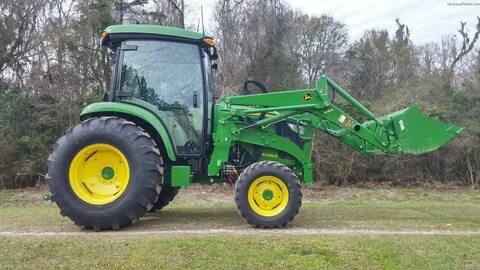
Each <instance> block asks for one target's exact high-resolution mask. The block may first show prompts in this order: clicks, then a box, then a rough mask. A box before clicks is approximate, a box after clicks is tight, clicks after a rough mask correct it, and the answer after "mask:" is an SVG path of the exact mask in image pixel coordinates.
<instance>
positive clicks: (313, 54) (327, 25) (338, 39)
mask: <svg viewBox="0 0 480 270" xmlns="http://www.w3.org/2000/svg"><path fill="white" fill-rule="evenodd" d="M294 35H295V36H296V37H297V38H295V39H293V40H292V41H293V43H294V45H293V46H294V49H296V51H297V53H298V55H299V58H300V64H301V68H302V73H303V74H304V76H305V77H306V79H307V82H308V85H309V86H311V85H312V84H313V83H314V82H315V80H316V79H318V76H319V75H320V72H321V69H322V68H323V67H324V65H327V66H333V65H334V63H335V62H336V59H338V58H340V57H341V56H342V54H343V53H344V51H345V48H346V45H347V41H348V34H347V29H346V27H345V25H344V24H343V23H340V22H337V21H335V20H334V19H333V17H331V16H328V15H322V16H320V17H315V16H313V17H310V16H308V15H299V14H297V15H296V18H295V31H294Z"/></svg>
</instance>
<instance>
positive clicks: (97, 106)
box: [80, 102, 177, 161]
mask: <svg viewBox="0 0 480 270" xmlns="http://www.w3.org/2000/svg"><path fill="white" fill-rule="evenodd" d="M99 115H119V116H121V115H130V116H133V117H135V118H139V119H141V120H143V121H145V122H146V123H148V124H150V125H151V126H152V127H153V129H154V131H155V132H157V135H158V136H159V137H160V139H161V140H162V143H163V146H164V147H165V152H166V153H167V156H168V158H169V159H170V160H172V161H175V160H176V159H177V158H176V155H175V150H174V148H173V144H172V140H171V139H170V136H169V135H168V132H167V130H166V128H165V126H164V125H163V123H162V121H160V119H158V117H156V116H155V114H153V113H152V112H150V111H148V110H146V109H144V108H142V107H139V106H135V105H132V104H127V103H120V102H99V103H93V104H90V105H88V106H86V107H85V108H84V109H83V110H82V112H81V113H80V119H82V120H83V119H86V118H89V117H92V116H99ZM152 135H153V134H152Z"/></svg>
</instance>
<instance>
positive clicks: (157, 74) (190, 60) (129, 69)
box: [118, 40, 206, 156]
mask: <svg viewBox="0 0 480 270" xmlns="http://www.w3.org/2000/svg"><path fill="white" fill-rule="evenodd" d="M121 53H122V56H121V63H120V67H119V69H121V70H119V72H121V80H120V82H119V84H120V85H119V88H118V89H120V92H121V93H131V94H129V95H127V96H128V97H123V98H121V97H120V99H121V101H123V102H129V103H135V104H136V105H138V106H142V107H144V108H146V109H148V110H150V111H152V112H153V113H155V114H156V115H157V116H158V117H159V119H160V120H162V122H163V124H164V125H165V127H166V129H167V131H168V133H169V134H170V138H171V140H172V142H173V144H174V146H175V150H176V153H177V155H179V156H195V155H200V154H201V153H202V150H203V145H204V133H205V127H206V125H205V124H204V122H203V121H204V119H205V117H204V114H205V107H204V106H205V105H204V85H203V78H204V73H203V72H204V71H203V70H204V69H203V68H204V67H203V66H202V65H203V63H202V57H201V53H202V52H201V49H200V47H199V46H198V45H197V44H192V43H183V42H173V41H165V40H127V41H124V42H123V44H122V52H121Z"/></svg>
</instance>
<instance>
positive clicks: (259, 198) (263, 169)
mask: <svg viewBox="0 0 480 270" xmlns="http://www.w3.org/2000/svg"><path fill="white" fill-rule="evenodd" d="M300 189H301V188H300V183H299V181H298V178H297V176H296V175H295V174H294V173H293V172H292V170H290V168H288V167H287V166H285V165H282V164H280V163H277V162H273V161H260V162H256V163H254V164H252V165H250V166H248V167H247V168H246V169H245V170H244V171H243V172H242V173H241V174H240V176H239V178H238V180H237V182H236V184H235V203H236V205H237V210H238V212H239V213H240V215H241V216H242V217H243V218H244V219H245V221H246V222H248V223H249V224H251V225H252V226H253V227H257V228H281V227H285V226H286V225H287V224H288V223H289V222H291V221H292V220H293V219H294V218H295V216H296V215H297V214H298V211H299V209H300V206H301V205H302V192H301V190H300Z"/></svg>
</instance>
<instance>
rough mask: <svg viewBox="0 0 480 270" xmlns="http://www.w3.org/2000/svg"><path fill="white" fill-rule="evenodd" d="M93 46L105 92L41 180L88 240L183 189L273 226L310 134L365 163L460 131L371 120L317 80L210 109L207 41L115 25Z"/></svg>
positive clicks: (401, 114) (293, 188) (400, 116)
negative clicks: (218, 190) (100, 54)
mask: <svg viewBox="0 0 480 270" xmlns="http://www.w3.org/2000/svg"><path fill="white" fill-rule="evenodd" d="M101 44H102V45H103V46H106V47H107V48H108V49H109V50H110V52H111V56H112V63H113V65H112V71H113V75H112V81H111V84H110V85H111V89H110V91H109V92H108V93H107V94H106V95H105V97H104V101H103V102H99V103H94V104H90V105H88V106H86V107H85V108H84V110H83V111H82V113H81V115H80V118H81V121H82V122H81V123H80V124H78V125H76V126H74V127H72V128H70V129H69V130H67V131H66V132H65V134H64V135H63V136H62V137H61V138H60V139H58V141H57V143H56V144H55V146H54V151H53V153H52V154H51V155H50V157H49V159H48V175H47V178H46V180H47V183H48V185H49V187H50V191H51V196H50V198H51V200H52V201H53V202H55V203H56V204H57V205H58V206H59V208H60V213H61V214H62V215H63V216H67V217H69V218H70V219H72V220H73V221H74V222H75V224H77V225H79V226H83V227H86V228H90V229H94V230H103V229H120V228H122V227H124V226H127V225H129V224H132V223H135V222H136V221H138V219H139V218H140V217H142V216H143V215H144V214H145V213H146V212H147V211H152V212H154V211H158V210H160V209H161V208H163V207H165V206H166V205H167V204H168V203H169V202H170V201H171V200H173V199H174V197H175V196H176V194H177V193H178V190H179V189H180V188H181V187H186V186H189V185H191V184H194V183H200V184H212V183H231V184H233V185H235V192H234V197H235V203H236V205H237V209H238V212H239V213H240V215H241V216H242V217H243V218H244V219H245V220H246V221H247V222H248V223H249V224H251V225H252V226H254V227H259V228H277V227H284V226H286V225H287V224H288V223H289V222H290V221H292V220H293V219H294V217H295V215H296V214H297V213H298V211H299V209H300V206H301V203H302V193H301V185H300V183H304V184H310V183H312V182H313V180H314V176H313V164H312V161H311V159H310V156H311V152H312V147H313V135H314V130H319V131H322V132H325V133H327V134H329V135H331V136H333V137H335V138H337V139H338V140H340V141H341V142H343V143H345V144H347V145H349V146H350V147H351V148H352V149H353V150H355V151H358V152H360V153H362V154H365V155H372V154H380V153H383V154H404V153H410V154H420V153H425V152H428V151H433V150H435V149H437V148H439V147H441V146H442V145H444V144H446V143H447V142H448V141H450V140H451V139H453V138H454V137H455V135H456V134H458V133H459V132H460V131H461V130H462V128H460V127H457V126H454V125H449V124H446V123H442V122H440V121H437V120H434V119H432V118H429V117H426V116H424V115H422V113H421V112H420V110H419V108H418V106H416V105H413V106H411V107H409V108H407V109H404V110H401V111H398V112H394V113H392V114H389V115H386V116H381V117H376V116H375V115H374V114H373V113H372V112H370V111H369V110H368V109H367V108H365V107H364V106H363V105H362V104H361V103H360V102H358V101H357V100H356V99H354V98H353V97H352V96H351V95H350V94H349V93H348V92H347V91H345V90H344V89H342V88H341V87H340V86H338V85H337V84H336V83H335V82H333V81H332V80H331V79H329V78H328V77H326V76H324V75H322V76H321V77H320V78H319V80H318V81H317V83H316V86H315V88H311V89H300V90H292V91H281V92H268V90H267V88H266V87H265V86H264V85H263V84H261V83H260V82H258V81H253V80H249V81H246V83H245V85H244V95H242V96H229V97H228V96H227V97H221V98H220V100H219V101H218V102H215V101H216V97H215V90H214V82H213V74H212V69H215V68H216V64H214V63H213V61H215V60H216V59H217V51H216V48H215V43H214V41H213V39H211V38H209V37H205V36H204V35H203V34H200V33H196V32H191V31H187V30H184V29H178V28H172V27H165V26H153V25H116V26H111V27H108V28H107V29H106V30H105V31H104V32H103V34H102V37H101ZM250 84H256V85H257V86H258V87H259V88H260V89H261V90H262V92H263V93H261V94H251V91H250V90H249V87H248V85H250ZM331 91H333V92H331ZM330 93H336V94H338V95H340V96H342V97H343V98H344V99H345V100H346V101H347V102H348V103H350V104H351V105H352V106H353V107H354V108H356V109H357V110H358V111H359V112H360V113H361V114H362V115H364V117H365V119H366V121H363V122H360V121H359V120H357V119H355V118H354V117H352V116H351V115H349V114H347V113H346V112H344V111H343V110H342V109H341V108H340V107H339V106H337V105H336V104H335V103H334V102H332V99H331V94H330ZM315 147H321V145H316V146H315Z"/></svg>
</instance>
